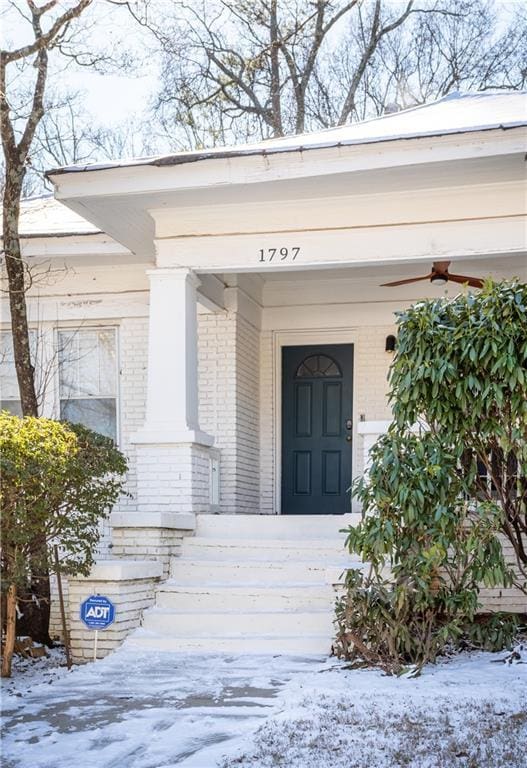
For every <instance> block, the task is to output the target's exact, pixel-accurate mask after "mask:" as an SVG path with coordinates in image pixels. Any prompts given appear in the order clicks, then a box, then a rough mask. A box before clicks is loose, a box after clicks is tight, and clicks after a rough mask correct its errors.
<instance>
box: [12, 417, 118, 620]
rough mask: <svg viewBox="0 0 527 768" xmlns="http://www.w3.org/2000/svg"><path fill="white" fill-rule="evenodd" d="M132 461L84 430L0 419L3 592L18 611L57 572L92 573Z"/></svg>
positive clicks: (36, 420)
mask: <svg viewBox="0 0 527 768" xmlns="http://www.w3.org/2000/svg"><path fill="white" fill-rule="evenodd" d="M126 466H127V465H126V459H125V458H124V456H123V455H122V454H121V453H120V452H119V451H118V450H117V448H115V446H114V445H113V442H112V441H111V440H110V439H108V438H106V437H103V436H102V435H98V434H96V433H95V432H91V431H90V430H88V429H86V428H85V427H82V426H80V425H70V424H66V423H60V422H57V421H52V420H50V419H44V418H33V417H26V418H19V417H17V416H12V415H11V414H9V413H7V412H5V411H4V412H1V413H0V503H1V506H2V520H1V534H2V557H1V573H2V591H3V592H9V596H10V602H11V607H12V605H13V601H14V600H16V593H17V591H24V590H26V589H27V587H28V586H29V585H31V584H32V583H35V581H38V579H39V578H42V577H44V576H46V577H47V575H48V573H49V571H53V570H54V569H55V564H54V561H53V557H52V548H53V545H54V544H58V545H59V546H60V552H61V557H60V566H59V567H60V571H61V572H62V573H65V574H78V573H82V574H86V573H88V572H89V570H90V567H91V565H92V564H93V558H94V553H95V549H96V546H97V544H98V541H99V537H100V522H101V520H102V519H103V518H104V517H105V516H107V515H108V514H109V512H110V510H111V508H112V507H113V505H114V504H115V502H116V501H117V498H118V496H119V494H120V493H121V491H122V487H123V482H124V478H123V475H124V473H125V472H126Z"/></svg>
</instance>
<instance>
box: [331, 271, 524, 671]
mask: <svg viewBox="0 0 527 768" xmlns="http://www.w3.org/2000/svg"><path fill="white" fill-rule="evenodd" d="M526 307H527V286H525V285H521V284H519V283H518V282H517V281H513V282H511V283H503V284H491V283H489V284H487V285H486V286H485V288H484V289H483V290H482V291H481V293H480V294H479V295H478V296H473V295H471V294H469V295H467V296H464V295H460V296H457V297H455V298H453V299H440V300H431V301H423V302H419V303H418V304H416V305H415V306H414V307H411V308H410V309H409V310H407V311H406V312H403V313H401V314H400V315H399V317H398V324H399V333H398V347H397V355H396V357H395V360H394V363H393V366H392V369H391V374H390V382H391V393H390V399H391V403H392V406H393V412H394V421H393V423H392V425H391V427H390V429H389V431H388V433H387V434H386V435H383V436H382V437H381V438H380V439H379V440H378V441H377V443H376V444H375V445H374V447H373V449H372V451H371V466H370V469H369V472H368V475H367V476H366V477H364V478H361V479H359V481H358V482H356V483H355V485H354V488H353V493H354V495H355V496H356V497H357V498H358V499H359V500H360V501H361V503H362V507H363V518H362V521H361V523H360V524H359V525H358V526H357V527H356V528H351V529H350V530H349V533H348V539H347V545H348V547H349V549H350V551H351V552H355V553H358V554H359V555H360V556H361V557H362V559H363V560H364V561H365V562H368V563H369V566H368V567H367V568H365V569H364V570H363V571H350V572H349V573H348V575H347V582H346V586H347V592H346V596H345V598H344V599H342V600H340V601H339V602H338V604H337V626H338V638H337V652H338V653H339V654H343V655H345V656H346V657H348V658H362V659H364V660H365V661H367V662H368V663H372V664H378V665H381V666H382V667H383V668H385V669H386V670H387V671H392V672H400V671H401V670H402V669H404V668H405V666H406V665H408V664H412V665H416V666H417V669H420V668H421V667H422V665H423V664H425V663H426V662H428V661H431V660H434V659H435V658H436V656H437V654H438V653H440V652H441V651H442V650H443V649H444V648H445V647H446V646H448V645H458V646H459V645H460V644H463V643H464V642H472V643H476V641H477V645H478V646H479V647H487V648H498V647H503V643H505V642H506V641H507V638H509V637H510V636H511V633H512V632H513V629H514V626H515V621H514V619H513V618H510V619H509V618H507V617H503V616H500V617H496V618H495V619H493V620H492V621H490V620H489V621H487V622H481V621H480V620H476V618H475V616H476V611H477V610H478V593H479V587H480V585H481V584H484V585H486V586H489V587H494V586H510V585H511V584H512V583H513V582H514V583H516V584H517V585H518V586H520V587H521V588H525V565H526V562H527V561H526V560H525V558H524V554H525V545H526V537H527V510H526V502H527V495H526V494H527V481H526V478H527V310H526ZM498 533H503V534H505V535H506V536H507V537H508V538H509V540H510V541H511V542H512V544H513V547H514V551H515V552H516V556H517V560H518V570H517V571H516V573H514V572H513V571H512V570H511V569H510V568H508V567H507V566H506V564H505V562H504V558H503V552H502V548H501V544H500V541H499V538H498ZM498 630H499V631H498Z"/></svg>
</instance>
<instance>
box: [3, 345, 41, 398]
mask: <svg viewBox="0 0 527 768" xmlns="http://www.w3.org/2000/svg"><path fill="white" fill-rule="evenodd" d="M36 340H37V337H36V333H35V331H31V330H30V331H29V346H30V349H31V360H32V362H33V364H35V357H36ZM36 367H37V369H38V366H36ZM0 395H1V397H2V400H18V399H19V397H20V392H19V391H18V381H17V378H16V368H15V356H14V352H13V337H12V336H11V331H2V332H1V333H0ZM13 412H14V411H13Z"/></svg>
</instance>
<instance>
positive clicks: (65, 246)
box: [21, 233, 132, 259]
mask: <svg viewBox="0 0 527 768" xmlns="http://www.w3.org/2000/svg"><path fill="white" fill-rule="evenodd" d="M21 248H22V254H23V256H24V257H25V258H45V259H50V258H63V257H65V256H75V257H78V256H86V257H90V256H131V255H132V254H131V253H130V251H129V250H128V248H125V247H124V245H121V243H117V242H116V241H115V240H112V239H110V238H109V237H108V236H107V235H104V234H102V233H101V234H94V235H84V236H82V235H72V236H53V235H46V236H43V237H31V238H22V239H21Z"/></svg>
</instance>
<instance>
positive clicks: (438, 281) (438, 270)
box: [381, 261, 483, 288]
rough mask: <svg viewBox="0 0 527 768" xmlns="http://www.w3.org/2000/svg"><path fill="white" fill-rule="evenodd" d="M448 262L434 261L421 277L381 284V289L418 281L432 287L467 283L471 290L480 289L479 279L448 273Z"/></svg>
mask: <svg viewBox="0 0 527 768" xmlns="http://www.w3.org/2000/svg"><path fill="white" fill-rule="evenodd" d="M449 266H450V262H449V261H434V263H433V264H432V271H431V272H430V273H429V274H428V275H423V277H409V278H407V279H406V280H395V281H394V282H393V283H382V285H381V288H384V287H389V288H393V287H394V286H396V285H407V284H408V283H418V282H419V281H420V280H430V282H431V283H433V284H434V285H444V284H445V283H448V282H451V283H462V284H464V283H467V284H468V285H470V286H471V287H472V288H482V287H483V280H480V278H479V277H467V276H466V275H453V274H451V273H450V272H449V271H448V268H449Z"/></svg>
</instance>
